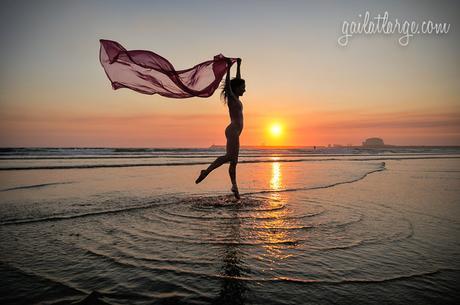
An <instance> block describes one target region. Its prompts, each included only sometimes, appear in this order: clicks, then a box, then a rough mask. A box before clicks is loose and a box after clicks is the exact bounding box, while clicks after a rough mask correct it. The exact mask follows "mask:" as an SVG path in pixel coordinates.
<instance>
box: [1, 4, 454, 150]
mask: <svg viewBox="0 0 460 305" xmlns="http://www.w3.org/2000/svg"><path fill="white" fill-rule="evenodd" d="M126 5H127V4H125V2H120V3H118V5H116V6H114V7H113V8H111V9H110V10H107V9H106V8H105V7H104V5H102V3H97V4H94V3H92V2H86V1H82V2H79V3H60V4H58V5H56V4H55V2H51V1H50V2H48V1H43V3H40V5H38V4H37V3H35V2H30V3H29V4H27V6H25V4H22V2H21V3H19V4H18V3H16V2H14V3H13V2H11V3H9V6H8V7H6V9H5V10H2V13H1V14H2V15H1V16H0V17H1V21H0V22H1V23H2V27H1V28H2V30H1V36H2V37H1V38H2V42H4V43H2V48H1V49H0V52H1V55H2V58H3V61H4V64H3V67H2V72H1V82H0V83H1V84H0V87H1V88H0V92H1V93H0V94H1V95H0V130H1V132H0V146H2V147H15V146H34V147H36V146H55V147H75V146H92V147H101V146H118V147H208V146H210V145H212V144H220V145H222V144H225V136H224V129H225V127H226V125H227V124H228V122H229V118H228V113H227V109H226V106H225V105H223V104H222V102H221V101H220V99H219V94H218V92H216V93H215V94H214V96H213V97H211V98H207V99H200V98H192V99H186V100H174V99H167V98H163V97H161V96H157V95H153V96H149V95H142V94H139V93H136V92H134V91H130V90H128V89H120V90H116V91H115V90H112V88H111V86H110V83H109V81H108V79H107V78H106V76H105V74H104V72H103V69H102V67H101V66H100V63H99V62H98V52H99V43H98V40H99V39H100V38H104V39H112V40H116V41H119V42H120V43H121V44H122V45H124V46H125V47H126V48H127V49H146V50H152V51H154V52H156V53H158V54H160V55H162V56H164V57H166V58H168V59H169V60H170V61H171V62H172V63H173V64H174V65H175V66H176V68H178V69H183V68H188V67H191V66H193V65H195V64H196V63H198V62H202V61H204V60H207V59H210V58H212V57H213V56H214V55H216V54H218V53H223V54H224V55H228V56H233V57H236V56H239V57H242V58H243V66H242V69H243V70H242V72H243V77H244V78H245V79H246V81H247V92H246V94H245V95H244V96H243V97H242V101H243V103H244V116H245V127H244V130H243V133H242V135H241V143H242V145H293V146H294V145H328V144H336V143H337V144H343V145H346V144H353V145H360V144H361V142H362V141H363V140H364V139H365V138H368V137H381V138H383V139H384V140H385V142H386V143H388V144H396V145H460V116H459V114H460V113H459V110H460V107H459V106H460V100H459V97H460V72H459V70H458V67H459V64H460V60H459V55H458V54H460V47H459V44H460V39H459V32H458V31H453V32H451V33H449V34H448V35H445V36H436V35H432V36H430V35H425V36H417V37H415V38H413V40H412V41H411V42H410V44H409V45H408V46H407V47H402V46H400V45H398V43H397V38H398V36H397V35H394V36H378V35H376V36H366V37H364V36H360V37H353V39H352V40H351V41H350V44H349V45H348V46H346V47H341V46H339V45H338V44H337V38H338V36H339V34H340V28H341V23H342V22H343V21H344V20H353V18H355V19H356V16H357V14H358V13H362V12H363V10H366V9H367V10H371V11H373V12H375V13H379V12H381V13H383V12H384V11H385V10H387V11H389V13H390V16H392V18H400V19H401V18H404V19H409V20H410V19H416V20H424V19H432V20H436V21H443V22H450V23H451V26H452V28H453V29H456V28H458V25H460V24H459V20H460V18H458V17H460V16H458V15H459V13H458V12H459V11H460V10H458V9H457V8H458V7H457V6H458V5H457V4H456V3H455V2H452V3H451V4H449V5H447V4H446V5H444V6H435V5H434V4H426V3H419V2H417V1H408V2H407V3H406V4H405V5H398V4H391V5H387V6H386V7H383V6H382V5H381V4H379V2H378V1H375V2H360V1H357V2H355V3H353V4H352V5H345V4H343V3H342V2H337V3H335V5H334V9H333V10H332V9H331V7H330V5H329V4H324V3H323V4H320V3H315V4H312V3H308V2H303V1H300V2H298V1H292V2H288V4H286V5H281V4H279V3H276V2H267V1H264V2H258V1H254V2H251V3H249V4H245V5H244V7H242V8H241V9H240V10H236V11H235V12H234V13H232V15H231V16H230V15H228V14H224V13H222V10H223V9H224V8H225V3H224V2H222V3H220V2H218V3H214V5H212V3H211V2H208V1H199V2H198V3H195V4H194V5H193V6H191V5H190V6H188V4H187V3H184V2H180V3H178V2H174V1H173V2H171V3H169V4H166V3H162V4H159V3H154V2H151V1H147V2H144V1H139V2H138V5H137V6H136V8H135V9H134V8H133V7H129V8H128V7H125V6H126ZM26 8H27V9H26ZM235 20H238V22H235ZM233 73H235V72H234V71H233ZM273 123H279V124H280V125H281V126H282V129H283V132H282V134H281V135H280V136H279V137H273V136H271V135H270V134H269V128H270V126H271V124H273Z"/></svg>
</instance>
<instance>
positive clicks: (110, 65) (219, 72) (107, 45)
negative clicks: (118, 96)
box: [99, 39, 236, 98]
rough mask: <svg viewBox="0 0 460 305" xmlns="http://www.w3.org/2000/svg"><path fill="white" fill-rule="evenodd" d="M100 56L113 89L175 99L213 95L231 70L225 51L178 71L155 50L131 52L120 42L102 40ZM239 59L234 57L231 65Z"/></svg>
mask: <svg viewBox="0 0 460 305" xmlns="http://www.w3.org/2000/svg"><path fill="white" fill-rule="evenodd" d="M100 42H101V49H100V53H99V59H100V61H101V64H102V67H103V68H104V70H105V73H106V74H107V77H108V78H109V80H110V82H111V83H112V88H113V89H119V88H129V89H132V90H135V91H137V92H140V93H144V94H155V93H157V94H159V95H162V96H165V97H172V98H188V97H209V96H211V95H212V94H213V93H214V91H215V90H216V89H217V87H218V86H219V83H220V81H221V80H222V78H223V77H224V75H225V73H226V72H227V65H228V64H227V60H226V57H225V56H223V55H222V54H219V55H216V56H214V59H213V60H208V61H205V62H202V63H200V64H197V65H196V66H194V67H193V68H190V69H186V70H180V71H176V70H175V69H174V67H173V65H172V64H171V63H170V62H169V61H168V60H166V59H165V58H163V57H161V56H160V55H158V54H155V53H153V52H151V51H144V50H132V51H127V50H126V49H125V48H123V47H122V46H121V45H120V44H119V43H118V42H115V41H111V40H104V39H101V40H100ZM235 62H236V58H231V64H233V63H235Z"/></svg>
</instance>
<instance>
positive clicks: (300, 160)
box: [0, 156, 460, 171]
mask: <svg viewBox="0 0 460 305" xmlns="http://www.w3.org/2000/svg"><path fill="white" fill-rule="evenodd" d="M425 159H460V156H438V157H435V156H423V157H400V158H395V157H390V156H388V157H372V158H322V159H284V160H283V159H281V160H241V161H239V162H238V163H274V162H277V163H278V162H280V163H290V162H326V161H388V160H425ZM207 164H209V162H204V161H202V162H167V163H125V164H79V165H42V166H13V167H0V171H11V170H44V169H46V170H48V169H50V170H57V169H88V168H91V169H92V168H119V167H140V166H191V165H207Z"/></svg>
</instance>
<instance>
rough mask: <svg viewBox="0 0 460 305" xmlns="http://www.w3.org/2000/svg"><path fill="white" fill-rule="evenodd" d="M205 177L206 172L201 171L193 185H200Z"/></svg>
mask: <svg viewBox="0 0 460 305" xmlns="http://www.w3.org/2000/svg"><path fill="white" fill-rule="evenodd" d="M207 175H208V173H207V172H206V170H202V171H201V172H200V176H199V177H198V178H196V180H195V183H196V184H198V183H200V182H201V181H203V180H204V178H206V176H207Z"/></svg>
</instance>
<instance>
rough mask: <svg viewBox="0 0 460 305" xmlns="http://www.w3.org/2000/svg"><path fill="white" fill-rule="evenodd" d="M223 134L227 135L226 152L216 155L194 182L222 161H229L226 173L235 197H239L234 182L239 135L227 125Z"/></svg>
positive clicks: (200, 179) (201, 178) (222, 162)
mask: <svg viewBox="0 0 460 305" xmlns="http://www.w3.org/2000/svg"><path fill="white" fill-rule="evenodd" d="M225 136H226V137H227V146H226V149H227V153H226V154H225V155H223V156H220V157H218V158H217V159H216V160H214V162H212V163H211V165H209V167H208V168H207V169H205V170H202V171H201V172H200V176H199V177H198V178H197V179H196V180H195V183H200V182H201V181H203V180H204V179H205V178H206V177H207V176H208V175H209V174H210V173H211V172H212V171H213V170H215V169H216V168H218V167H219V166H221V165H222V164H224V163H227V162H230V166H229V168H228V174H229V176H230V180H231V182H232V192H233V193H234V194H235V197H236V198H237V199H240V195H239V192H238V186H237V184H236V165H237V164H238V154H239V150H240V137H239V133H238V132H237V131H236V130H233V129H232V128H229V127H227V129H226V130H225Z"/></svg>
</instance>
